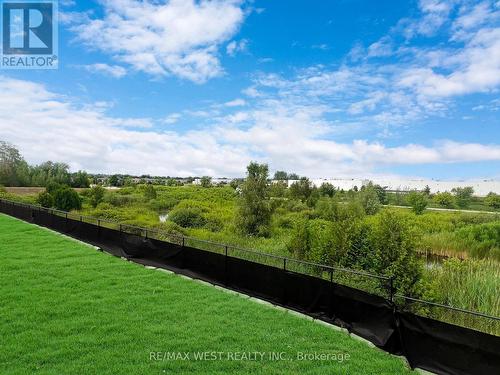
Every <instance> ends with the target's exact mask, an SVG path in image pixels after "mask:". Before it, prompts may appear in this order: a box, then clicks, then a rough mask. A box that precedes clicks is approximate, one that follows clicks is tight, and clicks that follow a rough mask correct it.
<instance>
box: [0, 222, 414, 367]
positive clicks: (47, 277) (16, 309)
mask: <svg viewBox="0 0 500 375" xmlns="http://www.w3.org/2000/svg"><path fill="white" fill-rule="evenodd" d="M0 256H1V260H0V340H1V342H0V374H23V375H24V374H31V373H38V374H188V373H193V374H224V373H227V374H238V373H240V374H249V373H252V374H296V373H303V374H399V373H407V372H410V370H408V369H407V367H406V365H405V364H404V363H403V361H402V360H400V359H398V358H395V357H392V356H390V355H388V354H386V353H384V352H382V351H380V350H378V349H374V348H370V347H368V346H367V345H366V344H364V343H361V342H358V341H356V340H354V339H352V338H350V337H349V336H347V335H346V334H345V333H342V332H338V331H335V330H333V329H331V328H328V327H325V326H323V325H321V324H318V323H316V322H312V321H308V320H305V319H302V318H299V317H296V316H294V315H292V314H290V313H287V312H285V311H282V310H277V309H274V308H271V307H268V306H265V305H261V304H258V303H255V302H253V301H251V300H249V299H247V298H242V297H240V296H237V295H235V294H230V293H225V292H223V291H221V290H218V289H216V288H214V287H211V286H207V285H203V284H201V283H198V282H195V281H192V280H186V279H184V278H181V277H179V276H177V275H173V274H167V273H164V272H160V271H157V270H149V269H146V268H144V267H142V266H139V265H136V264H132V263H130V262H125V261H123V260H121V259H118V258H115V257H112V256H110V255H108V254H105V253H100V252H98V251H96V250H95V249H93V248H92V247H89V246H86V245H84V244H81V243H78V242H76V241H73V240H71V239H68V238H65V237H63V236H60V235H58V234H56V233H53V232H50V231H48V230H45V229H42V228H38V227H36V226H34V225H30V224H27V223H24V222H21V221H18V220H16V219H13V218H10V217H7V216H5V215H1V214H0ZM205 351H216V352H224V353H225V354H223V358H227V353H229V352H239V353H243V352H256V351H258V352H266V353H269V352H282V353H285V355H284V357H285V358H286V360H281V361H273V360H269V359H266V357H265V358H264V360H262V361H261V360H257V361H256V360H241V361H238V360H227V359H222V360H214V361H199V360H194V359H192V358H193V356H194V354H193V353H196V352H205ZM151 352H187V353H190V354H189V356H190V360H181V359H179V360H160V361H156V360H151V359H150V355H151V354H150V353H151ZM297 352H304V353H315V352H316V353H323V354H330V355H332V354H339V353H342V354H349V359H348V360H344V361H343V362H339V361H333V360H306V361H299V360H297V359H296V355H297ZM266 356H267V354H266Z"/></svg>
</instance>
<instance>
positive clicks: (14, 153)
mask: <svg viewBox="0 0 500 375" xmlns="http://www.w3.org/2000/svg"><path fill="white" fill-rule="evenodd" d="M52 183H56V184H60V185H67V186H71V187H77V188H87V187H89V186H90V177H89V175H88V174H87V172H84V171H78V172H75V173H71V172H70V171H69V166H68V165H67V164H65V163H57V162H52V161H46V162H44V163H42V164H39V165H29V164H28V163H27V162H26V160H24V158H23V156H22V155H21V153H20V152H19V150H18V149H17V148H15V147H14V146H13V145H11V144H9V143H7V142H3V141H0V185H3V186H9V187H10V186H48V185H49V184H52Z"/></svg>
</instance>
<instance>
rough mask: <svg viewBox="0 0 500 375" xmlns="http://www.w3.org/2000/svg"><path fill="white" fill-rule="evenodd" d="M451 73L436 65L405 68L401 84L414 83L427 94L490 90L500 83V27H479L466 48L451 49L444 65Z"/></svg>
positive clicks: (411, 85)
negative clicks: (442, 70) (442, 71)
mask: <svg viewBox="0 0 500 375" xmlns="http://www.w3.org/2000/svg"><path fill="white" fill-rule="evenodd" d="M440 67H441V68H445V69H448V70H451V72H450V73H449V74H442V73H436V72H435V71H434V69H432V68H430V67H427V68H412V69H408V70H407V71H405V72H404V73H403V74H402V76H401V80H400V82H399V84H400V85H401V86H405V87H414V88H415V89H416V90H417V91H418V92H419V93H421V94H424V95H427V96H452V95H463V94H469V93H474V92H486V91H489V90H492V89H494V88H496V87H498V85H500V28H483V29H480V30H478V31H477V32H476V33H475V34H474V35H473V36H472V37H471V39H470V40H469V41H468V42H467V43H466V45H465V47H464V48H463V49H460V50H458V51H454V52H450V53H448V55H447V56H446V57H445V59H444V60H443V61H442V64H441V66H440Z"/></svg>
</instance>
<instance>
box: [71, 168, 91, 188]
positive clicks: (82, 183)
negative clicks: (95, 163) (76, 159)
mask: <svg viewBox="0 0 500 375" xmlns="http://www.w3.org/2000/svg"><path fill="white" fill-rule="evenodd" d="M71 186H73V187H77V188H88V187H89V186H90V182H89V175H88V174H87V172H85V171H78V172H76V173H73V175H72V176H71Z"/></svg>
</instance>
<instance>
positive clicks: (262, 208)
mask: <svg viewBox="0 0 500 375" xmlns="http://www.w3.org/2000/svg"><path fill="white" fill-rule="evenodd" d="M268 177H269V168H268V166H267V164H258V163H254V162H252V163H250V164H249V165H248V167H247V177H246V179H245V182H244V183H243V185H242V187H241V195H240V197H239V199H238V206H237V210H236V217H235V222H236V227H237V228H238V229H239V231H240V232H241V233H242V234H245V235H257V236H264V237H268V236H269V235H270V232H271V228H270V226H271V216H272V207H271V204H270V200H269V187H268V185H267V179H268Z"/></svg>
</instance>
